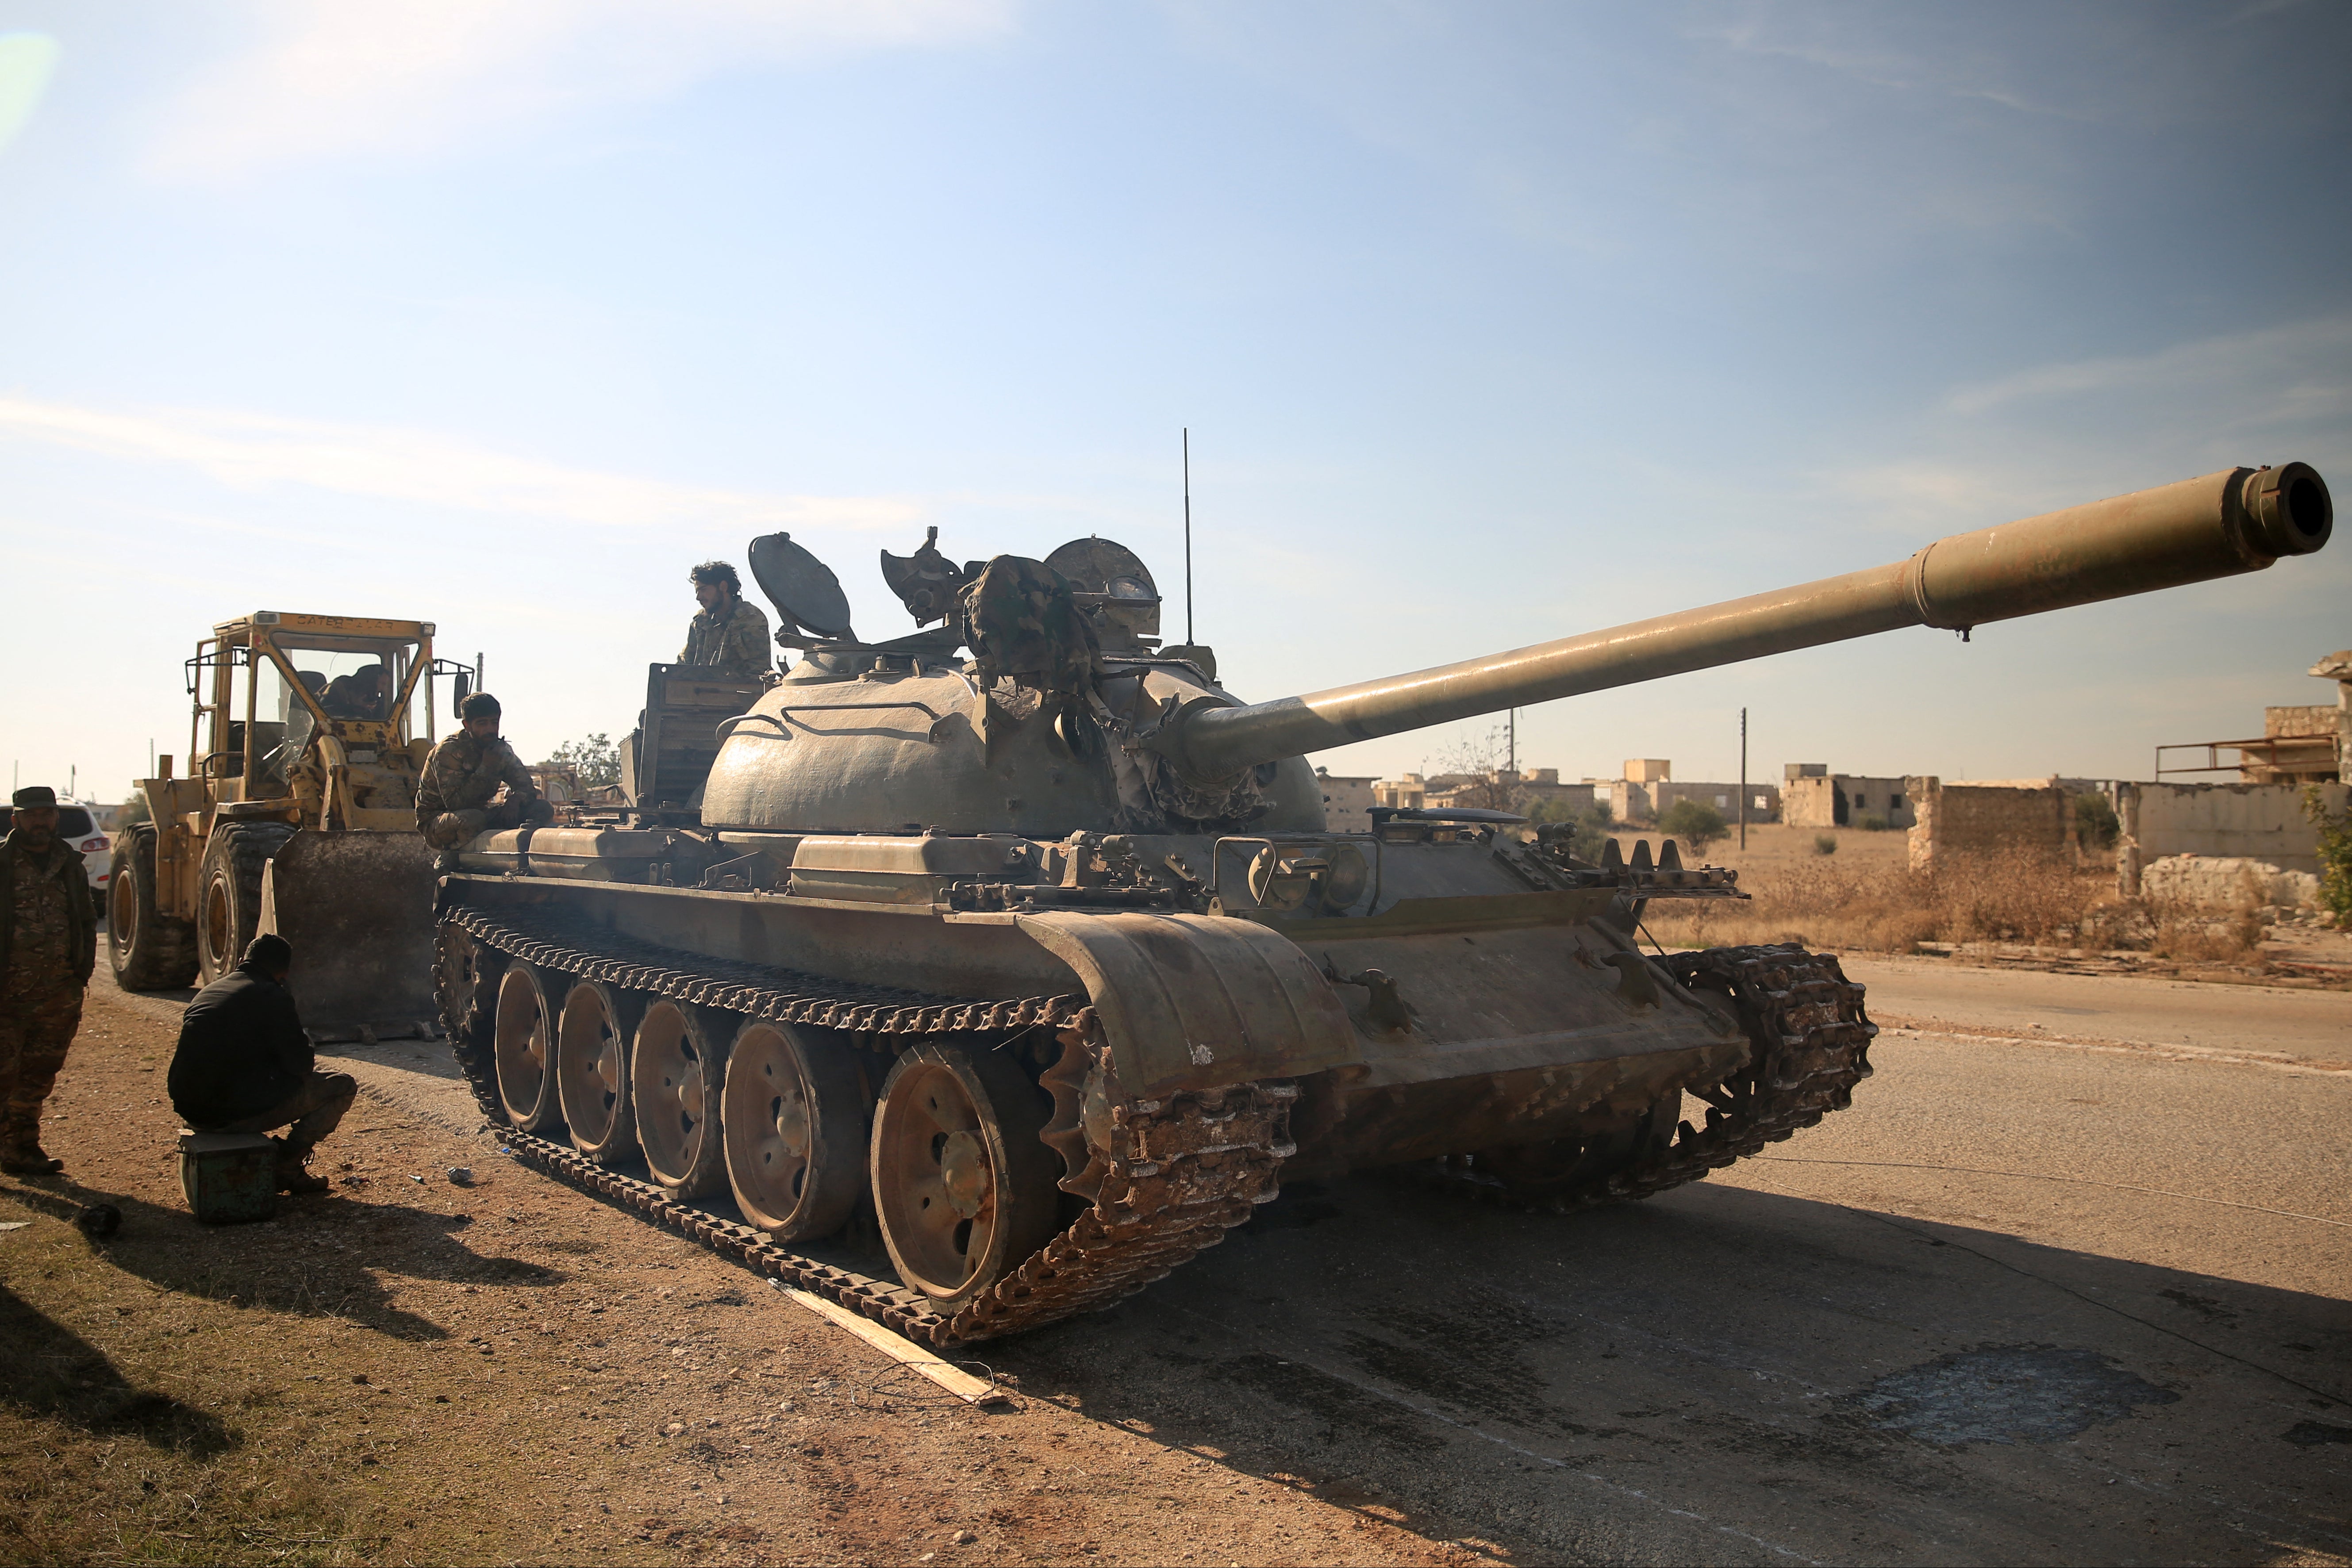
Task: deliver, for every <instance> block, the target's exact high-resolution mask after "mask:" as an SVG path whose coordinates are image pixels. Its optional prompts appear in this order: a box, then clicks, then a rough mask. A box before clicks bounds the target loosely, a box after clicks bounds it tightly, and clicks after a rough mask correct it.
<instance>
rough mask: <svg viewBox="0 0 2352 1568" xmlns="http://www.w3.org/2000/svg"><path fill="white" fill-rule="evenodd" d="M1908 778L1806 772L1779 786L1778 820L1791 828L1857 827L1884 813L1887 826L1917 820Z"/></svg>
mask: <svg viewBox="0 0 2352 1568" xmlns="http://www.w3.org/2000/svg"><path fill="white" fill-rule="evenodd" d="M1912 783H1913V780H1911V779H1864V778H1861V777H1858V776H1856V775H1854V774H1850V773H1830V774H1809V775H1805V776H1802V777H1798V778H1790V779H1785V780H1784V781H1783V782H1782V784H1781V786H1780V820H1781V821H1784V822H1786V823H1788V824H1789V825H1790V827H1792V828H1858V827H1860V826H1862V820H1863V819H1864V817H1884V818H1885V819H1886V825H1887V826H1888V827H1890V828H1907V827H1909V826H1911V825H1912V823H1914V822H1916V821H1918V815H1917V809H1916V805H1915V804H1914V801H1913V796H1914V795H1915V793H1916V791H1915V790H1914V789H1912V787H1911V786H1912Z"/></svg>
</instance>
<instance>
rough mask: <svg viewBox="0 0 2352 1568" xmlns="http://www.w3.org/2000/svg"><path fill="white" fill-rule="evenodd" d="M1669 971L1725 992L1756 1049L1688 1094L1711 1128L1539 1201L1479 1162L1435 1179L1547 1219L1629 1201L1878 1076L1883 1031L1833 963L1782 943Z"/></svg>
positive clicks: (1725, 1158) (1799, 1124) (1692, 959)
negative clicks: (1875, 1045)
mask: <svg viewBox="0 0 2352 1568" xmlns="http://www.w3.org/2000/svg"><path fill="white" fill-rule="evenodd" d="M1664 963H1665V965H1666V967H1667V968H1668V969H1669V970H1671V971H1672V972H1673V974H1674V977H1675V979H1677V980H1679V981H1680V982H1681V983H1682V984H1683V985H1685V986H1686V987H1690V988H1694V989H1696V988H1702V987H1704V988H1709V989H1715V990H1719V991H1721V992H1723V993H1724V994H1726V995H1727V996H1728V997H1729V998H1731V1000H1732V1001H1733V1002H1734V1003H1735V1004H1736V1005H1737V1006H1738V1009H1739V1015H1740V1020H1741V1022H1742V1023H1743V1024H1745V1025H1746V1026H1747V1030H1748V1039H1749V1040H1751V1041H1753V1042H1754V1043H1755V1045H1756V1048H1757V1049H1756V1050H1755V1051H1754V1052H1753V1053H1752V1054H1751V1055H1750V1056H1749V1058H1748V1064H1747V1065H1746V1066H1745V1067H1743V1068H1742V1069H1741V1070H1740V1071H1738V1072H1736V1073H1734V1074H1732V1075H1731V1076H1730V1077H1728V1078H1727V1079H1725V1080H1724V1081H1723V1082H1722V1083H1721V1084H1719V1085H1717V1086H1716V1087H1714V1088H1711V1089H1705V1090H1693V1091H1691V1092H1692V1093H1695V1094H1696V1095H1697V1096H1698V1098H1699V1099H1701V1100H1703V1101H1705V1102H1706V1107H1707V1110H1706V1125H1705V1126H1704V1127H1696V1128H1695V1127H1693V1126H1692V1125H1691V1124H1689V1123H1688V1122H1684V1123H1682V1124H1680V1125H1679V1126H1678V1127H1677V1128H1676V1129H1675V1136H1674V1138H1673V1140H1672V1141H1671V1142H1670V1143H1667V1144H1665V1145H1662V1146H1661V1147H1659V1148H1656V1149H1654V1150H1652V1151H1650V1152H1649V1153H1647V1154H1645V1155H1641V1156H1639V1157H1637V1158H1636V1159H1635V1160H1634V1161H1633V1163H1632V1164H1631V1165H1629V1166H1625V1167H1624V1168H1623V1169H1622V1170H1619V1171H1616V1172H1613V1173H1612V1174H1611V1175H1609V1176H1605V1177H1601V1178H1600V1179H1597V1180H1595V1181H1592V1182H1591V1183H1589V1184H1587V1185H1585V1186H1579V1187H1575V1188H1572V1189H1570V1190H1569V1191H1567V1192H1562V1193H1552V1194H1546V1195H1544V1196H1542V1197H1530V1196H1528V1195H1527V1194H1524V1193H1521V1192H1517V1191H1515V1190H1513V1188H1512V1187H1511V1186H1508V1185H1507V1184H1505V1183H1503V1182H1500V1181H1497V1180H1496V1178H1495V1177H1493V1176H1490V1175H1486V1174H1483V1173H1481V1172H1480V1171H1479V1170H1478V1168H1477V1164H1476V1158H1475V1155H1454V1156H1450V1157H1448V1158H1447V1159H1444V1160H1443V1161H1439V1162H1436V1164H1435V1166H1434V1167H1433V1169H1431V1170H1430V1171H1429V1175H1430V1177H1431V1179H1432V1180H1433V1183H1434V1184H1435V1185H1437V1186H1441V1187H1443V1188H1444V1189H1445V1190H1447V1191H1451V1192H1454V1193H1456V1194H1459V1195H1460V1196H1463V1197H1469V1198H1473V1199H1475V1200H1478V1201H1481V1202H1487V1203H1496V1204H1501V1205H1504V1206H1506V1207H1513V1208H1521V1209H1534V1210H1537V1211H1538V1212H1545V1213H1552V1214H1570V1213H1574V1212H1576V1211H1577V1210H1580V1209H1586V1208H1595V1207H1600V1206H1601V1205H1602V1204H1609V1203H1627V1202H1633V1201H1636V1200H1638V1199H1641V1198H1645V1197H1654V1196H1655V1195H1657V1194H1659V1193H1662V1192H1664V1191H1667V1190H1668V1189H1670V1188H1673V1187H1677V1186H1683V1185H1684V1184H1685V1183H1686V1182H1694V1181H1697V1180H1699V1179H1700V1178H1701V1177H1703V1176H1706V1174H1707V1173H1708V1172H1709V1171H1717V1170H1721V1169H1723V1168H1724V1167H1725V1166H1728V1165H1730V1164H1732V1163H1733V1162H1734V1161H1736V1160H1738V1159H1741V1158H1743V1157H1745V1156H1747V1155H1753V1154H1757V1153H1759V1152H1761V1151H1762V1149H1763V1147H1764V1145H1767V1144H1773V1143H1778V1142H1780V1140H1781V1139H1783V1138H1786V1137H1789V1136H1790V1134H1794V1133H1797V1132H1799V1131H1801V1130H1802V1129H1803V1128H1806V1127H1810V1126H1812V1125H1813V1124H1815V1123H1817V1122H1819V1121H1820V1120H1821V1119H1822V1117H1823V1116H1825V1115H1827V1114H1828V1113H1830V1112H1832V1111H1843V1110H1844V1109H1845V1108H1846V1107H1847V1106H1848V1105H1851V1104H1852V1103H1853V1087H1854V1085H1855V1084H1857V1083H1859V1082H1862V1080H1864V1079H1865V1078H1867V1077H1869V1076H1870V1074H1871V1071H1872V1069H1871V1065H1870V1042H1871V1040H1873V1039H1874V1038H1875V1037H1876V1036H1877V1034H1878V1026H1877V1025H1875V1024H1874V1023H1872V1022H1871V1021H1870V1019H1869V1016H1868V1015H1867V1014H1866V1013H1865V1012H1864V1010H1863V1005H1862V1002H1863V988H1862V987H1860V986H1858V985H1855V984H1854V983H1853V981H1851V980H1849V979H1847V978H1846V977H1845V971H1844V970H1843V968H1841V967H1839V965H1838V961H1837V959H1836V957H1835V956H1833V955H1831V954H1827V953H1808V952H1806V951H1805V950H1804V949H1803V948H1802V947H1801V946H1797V945H1796V944H1794V943H1776V944H1772V945H1769V946H1756V947H1710V948H1707V949H1706V950H1704V951H1702V952H1697V953H1676V954H1672V955H1670V956H1667V957H1666V958H1665V959H1664Z"/></svg>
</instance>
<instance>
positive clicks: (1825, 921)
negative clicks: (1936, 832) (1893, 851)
mask: <svg viewBox="0 0 2352 1568" xmlns="http://www.w3.org/2000/svg"><path fill="white" fill-rule="evenodd" d="M1747 891H1748V893H1750V894H1753V895H1754V896H1753V897H1752V898H1751V899H1749V900H1748V901H1746V902H1743V903H1738V904H1731V903H1727V902H1716V903H1707V904H1701V903H1699V902H1697V901H1696V900H1693V901H1690V902H1688V903H1675V902H1671V901H1667V900H1660V901H1659V902H1657V903H1655V904H1652V905H1651V906H1650V910H1649V914H1648V916H1647V923H1648V925H1649V926H1650V929H1651V930H1652V931H1653V932H1654V933H1655V934H1656V935H1657V936H1658V939H1659V940H1660V941H1662V942H1665V941H1673V942H1679V943H1681V944H1684V945H1685V946H1721V945H1726V944H1737V943H1746V942H1802V943H1805V944H1806V945H1807V946H1826V947H1838V948H1845V949H1850V950H1855V951H1864V952H1882V953H1900V952H1907V951H1909V950H1910V949H1911V948H1912V947H1913V946H1916V944H1918V943H1921V942H1933V941H1942V942H2015V943H2027V944H2033V945H2047V944H2063V945H2068V946H2077V945H2084V944H2085V943H2087V944H2089V945H2094V946H2106V945H2107V943H2106V941H2105V937H2107V936H2110V935H2113V934H2116V925H2115V923H2114V922H2112V921H2109V922H2107V923H2106V924H2103V923H2102V917H2101V915H2099V913H2098V912H2099V911H2101V910H2102V909H2104V908H2106V907H2109V906H2111V905H2112V904H2113V902H2114V899H2113V884H2112V883H2110V882H2108V881H2107V880H2106V879H2105V878H2104V877H2101V876H2098V875H2096V874H2095V873H2084V872H2082V871H2079V870H2077V869H2076V868H2075V867H2074V866H2073V865H2072V864H2069V863H2068V862H2064V861H2061V860H2053V859H2050V858H2047V857H2044V856H2041V855H2032V854H2011V855H1988V856H1982V857H1966V858H1961V859H1958V860H1954V861H1949V862H1946V863H1944V864H1942V865H1939V866H1938V867H1937V869H1936V870H1935V871H1933V872H1931V873H1918V872H1912V871H1908V870H1906V869H1905V868H1904V867H1902V866H1899V865H1884V864H1882V865H1872V864H1868V863H1864V864H1861V865H1852V864H1840V863H1839V862H1835V861H1832V860H1830V859H1827V858H1826V857H1823V858H1815V859H1811V860H1802V861H1798V862H1793V863H1791V864H1789V865H1786V866H1783V867H1780V868H1777V869H1775V870H1773V871H1771V872H1769V873H1764V874H1762V875H1759V877H1758V878H1757V880H1756V881H1755V882H1754V883H1749V884H1747ZM2143 939H2144V940H2145V938H2143Z"/></svg>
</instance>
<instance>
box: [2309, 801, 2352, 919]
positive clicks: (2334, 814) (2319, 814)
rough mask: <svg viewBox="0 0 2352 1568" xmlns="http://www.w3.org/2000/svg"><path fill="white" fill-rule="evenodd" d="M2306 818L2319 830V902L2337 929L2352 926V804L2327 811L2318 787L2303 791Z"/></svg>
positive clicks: (2325, 802)
mask: <svg viewBox="0 0 2352 1568" xmlns="http://www.w3.org/2000/svg"><path fill="white" fill-rule="evenodd" d="M2303 814H2304V815H2305V816H2306V817H2308V818H2310V819H2311V825H2312V826H2313V827H2315V828H2316V829H2318V830H2319V902H2320V903H2321V904H2325V905H2326V907H2327V911H2328V913H2329V914H2331V915H2335V916H2336V925H2352V804H2347V805H2346V807H2345V809H2344V810H2341V811H2331V810H2328V809H2327V797H2326V795H2324V794H2322V793H2321V792H2320V789H2319V786H2318V785H2316V784H2307V785H2305V787H2304V790H2303Z"/></svg>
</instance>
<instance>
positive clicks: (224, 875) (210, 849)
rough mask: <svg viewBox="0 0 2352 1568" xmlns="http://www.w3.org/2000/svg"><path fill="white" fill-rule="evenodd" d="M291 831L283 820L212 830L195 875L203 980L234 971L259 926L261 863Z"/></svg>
mask: <svg viewBox="0 0 2352 1568" xmlns="http://www.w3.org/2000/svg"><path fill="white" fill-rule="evenodd" d="M293 836H294V830H293V829H292V828H290V827H289V826H287V825H286V824H285V823H283V822H228V823H224V824H223V825H221V826H219V827H216V828H215V829H214V830H213V835H212V840H211V841H210V842H209V843H207V844H205V863H204V869H203V870H202V871H200V872H199V873H197V875H196V974H197V977H199V978H200V979H202V980H203V981H204V983H205V985H207V986H209V985H211V984H212V983H213V982H214V981H215V980H217V979H219V978H220V977H223V976H224V975H230V974H234V973H236V966H237V963H238V961H239V960H240V959H242V958H243V957H244V956H245V948H246V944H247V943H248V942H251V941H252V940H253V938H254V935H255V933H256V932H257V931H258V930H259V929H260V926H261V872H262V868H263V867H264V866H267V865H268V863H269V857H270V856H271V855H274V854H276V853H277V852H278V850H279V849H281V848H282V847H284V845H285V843H286V841H287V840H289V839H290V838H292V837H293ZM297 935H298V936H299V933H298V934H297ZM293 939H294V938H293V937H289V938H288V940H289V941H291V940H293Z"/></svg>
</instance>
